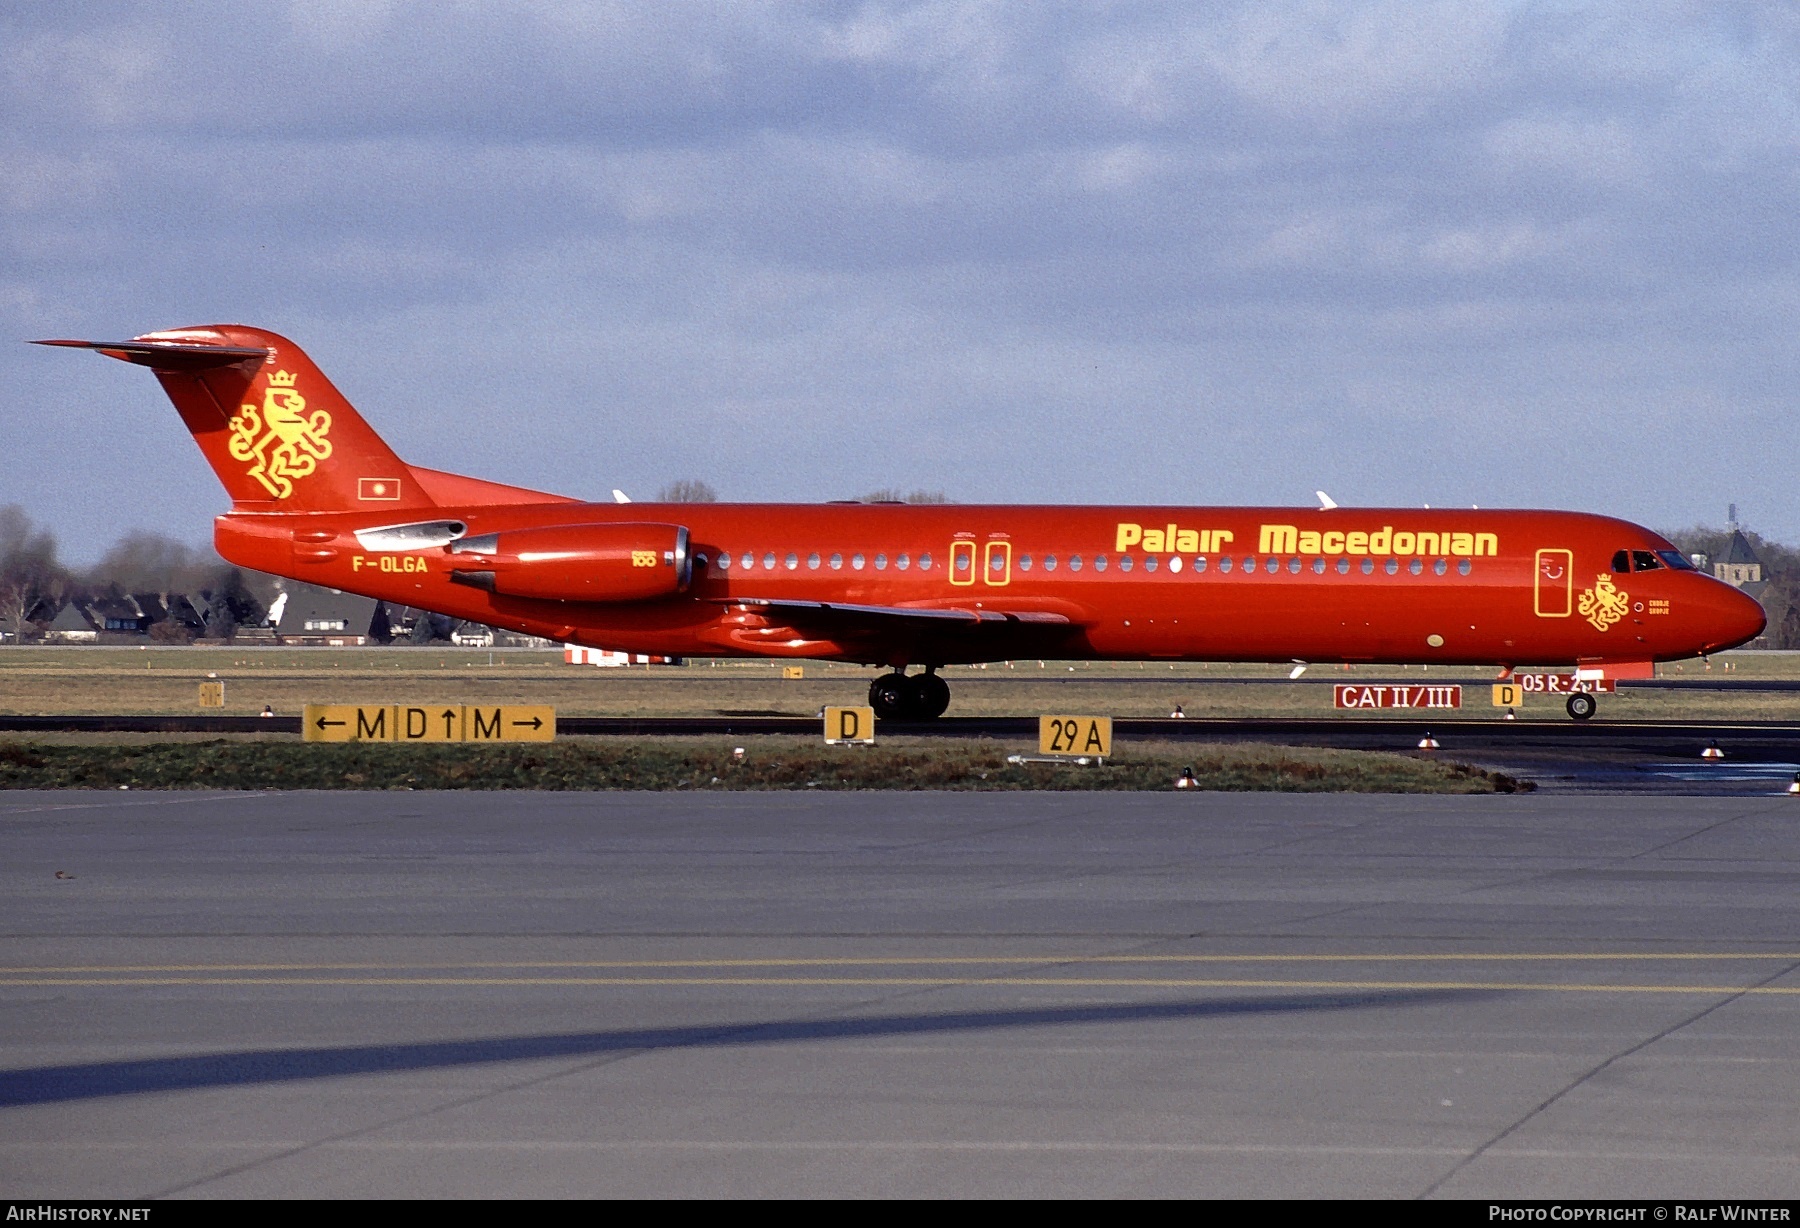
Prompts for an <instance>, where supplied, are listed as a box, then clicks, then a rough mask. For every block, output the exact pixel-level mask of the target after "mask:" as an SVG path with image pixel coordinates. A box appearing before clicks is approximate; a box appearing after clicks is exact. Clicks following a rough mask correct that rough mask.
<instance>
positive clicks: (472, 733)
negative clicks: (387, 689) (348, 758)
mask: <svg viewBox="0 0 1800 1228" xmlns="http://www.w3.org/2000/svg"><path fill="white" fill-rule="evenodd" d="M300 730H301V736H302V738H304V740H306V741H308V742H552V741H555V739H556V709H555V708H553V707H551V706H550V705H548V704H307V705H306V709H305V713H304V715H303V716H302V717H301V722H300Z"/></svg>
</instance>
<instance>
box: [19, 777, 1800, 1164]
mask: <svg viewBox="0 0 1800 1228" xmlns="http://www.w3.org/2000/svg"><path fill="white" fill-rule="evenodd" d="M58 871H61V872H62V874H63V875H65V876H66V877H58ZM0 884H3V888H4V889H3V890H0V933H4V934H5V936H6V939H5V944H4V948H3V949H4V960H3V964H4V969H3V970H0V1042H3V1049H0V1051H3V1052H4V1058H3V1059H0V1066H3V1068H0V1194H3V1195H4V1196H6V1197H23V1198H51V1197H142V1196H149V1195H167V1196H177V1197H208V1196H288V1195H292V1196H359V1195H389V1196H407V1197H411V1196H419V1197H446V1198H448V1197H490V1198H491V1197H513V1196H533V1195H711V1196H759V1195H906V1194H920V1195H1002V1196H1004V1195H1013V1196H1017V1195H1044V1196H1059V1195H1094V1196H1119V1195H1301V1196H1309V1195H1322V1196H1351V1195H1369V1196H1383V1197H1433V1196H1458V1197H1481V1198H1490V1197H1494V1198H1498V1197H1578V1196H1596V1197H1600V1196H1603V1197H1641V1198H1659V1197H1708V1196H1714V1197H1723V1196H1731V1197H1768V1198H1791V1197H1793V1196H1795V1194H1796V1192H1800V1174H1797V1171H1796V1166H1795V1164H1794V1142H1793V1140H1794V1139H1795V1137H1796V1136H1797V1133H1800V1056H1797V1054H1800V1045H1797V1044H1796V1041H1800V920H1797V918H1796V913H1795V909H1794V899H1795V889H1796V887H1797V886H1800V801H1793V802H1791V801H1789V800H1788V799H1787V798H1785V797H1776V798H1771V797H1763V798H1745V799H1731V798H1646V797H1629V798H1616V797H1590V796H1549V795H1542V794H1540V795H1536V796H1530V795H1526V796H1491V797H1473V798H1407V797H1342V796H1322V797H1320V796H1308V797H1302V796H1246V795H1217V794H1201V795H1185V794H1167V795H1118V794H1103V795H1098V794H1097V795H1078V794H985V795H983V794H859V795H849V796H846V795H832V796H819V795H806V794H800V795H795V794H733V795H709V796H694V795H671V794H663V795H646V794H604V795H601V794H475V793H459V794H427V793H419V794H413V793H383V794H355V793H350V794H345V793H333V794H267V795H258V794H208V793H165V794H118V793H112V794H97V793H38V794H23V793H13V794H5V795H0Z"/></svg>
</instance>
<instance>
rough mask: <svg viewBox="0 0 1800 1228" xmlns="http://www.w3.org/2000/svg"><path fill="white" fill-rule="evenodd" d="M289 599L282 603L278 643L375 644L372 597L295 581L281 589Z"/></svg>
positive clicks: (277, 628) (348, 646)
mask: <svg viewBox="0 0 1800 1228" xmlns="http://www.w3.org/2000/svg"><path fill="white" fill-rule="evenodd" d="M281 591H282V593H283V594H285V595H286V597H287V600H286V601H284V602H281V603H280V607H281V613H280V621H279V622H278V623H277V624H276V625H275V638H276V640H277V642H279V643H281V644H285V645H294V646H301V645H309V644H310V645H317V646H322V647H330V648H354V647H359V646H361V645H364V644H372V643H374V642H375V635H374V632H373V624H374V622H375V608H376V606H378V605H379V604H381V603H380V602H378V601H376V600H375V598H373V597H358V596H356V595H355V594H354V593H346V592H341V591H340V590H338V589H335V588H320V587H319V586H318V585H316V584H299V583H294V582H292V581H290V582H288V583H286V584H284V585H283V586H282V589H281Z"/></svg>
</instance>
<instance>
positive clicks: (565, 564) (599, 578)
mask: <svg viewBox="0 0 1800 1228" xmlns="http://www.w3.org/2000/svg"><path fill="white" fill-rule="evenodd" d="M449 552H450V555H451V560H452V567H451V571H450V582H451V583H452V584H464V585H467V586H468V587H470V588H479V589H484V590H486V591H487V592H490V593H497V594H499V595H501V596H505V597H536V598H540V599H543V600H549V601H589V602H625V601H650V600H654V599H655V598H657V597H668V596H672V595H674V594H675V593H680V592H684V591H686V589H687V586H688V584H689V582H690V581H691V580H692V579H693V574H694V565H693V560H692V559H691V558H690V556H689V555H688V531H687V529H686V528H685V527H683V526H681V525H674V524H568V525H555V526H553V527H550V528H545V529H513V530H509V531H507V532H503V533H484V534H482V535H481V536H479V537H465V538H462V539H461V540H459V541H454V542H451V543H450V545H449Z"/></svg>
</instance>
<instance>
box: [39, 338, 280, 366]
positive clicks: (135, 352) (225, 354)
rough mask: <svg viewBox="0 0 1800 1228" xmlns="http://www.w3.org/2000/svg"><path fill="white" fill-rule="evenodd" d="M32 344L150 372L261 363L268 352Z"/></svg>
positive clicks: (183, 345)
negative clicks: (85, 353)
mask: <svg viewBox="0 0 1800 1228" xmlns="http://www.w3.org/2000/svg"><path fill="white" fill-rule="evenodd" d="M32 344H33V345H65V346H69V347H70V348H72V349H77V350H98V351H100V352H101V353H102V354H105V355H106V356H107V357H108V358H117V359H118V360H119V361H120V362H132V363H136V364H137V365H138V366H140V367H149V368H150V369H151V370H152V371H207V370H211V369H212V368H214V367H229V366H232V365H234V364H236V363H240V362H249V361H251V360H255V361H257V362H262V361H263V360H264V359H266V358H268V356H269V351H268V350H267V349H263V348H255V349H253V348H251V347H249V346H240V345H194V344H191V343H188V342H181V341H34V342H32Z"/></svg>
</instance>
